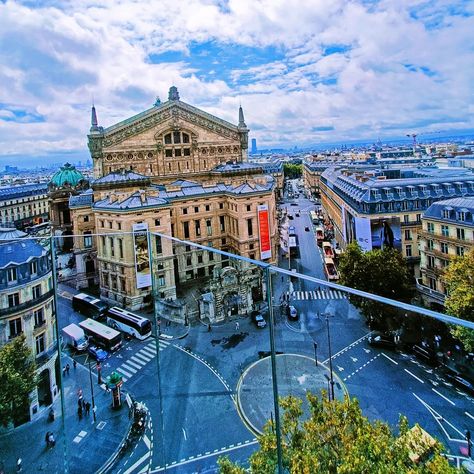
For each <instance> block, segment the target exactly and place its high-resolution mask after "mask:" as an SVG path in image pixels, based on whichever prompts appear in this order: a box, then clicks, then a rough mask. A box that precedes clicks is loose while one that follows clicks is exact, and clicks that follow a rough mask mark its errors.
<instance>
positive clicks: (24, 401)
mask: <svg viewBox="0 0 474 474" xmlns="http://www.w3.org/2000/svg"><path fill="white" fill-rule="evenodd" d="M0 380H1V383H0V424H1V425H3V426H7V425H8V424H9V423H10V422H18V421H20V420H22V419H24V417H25V413H27V412H28V408H29V405H30V393H31V391H32V390H33V389H34V388H35V387H36V384H37V378H36V364H35V362H34V359H33V354H32V353H31V350H30V348H29V347H28V346H27V345H26V342H25V336H24V335H22V336H19V337H16V338H15V339H14V340H13V341H12V342H9V343H8V344H5V345H4V346H3V347H2V348H1V349H0Z"/></svg>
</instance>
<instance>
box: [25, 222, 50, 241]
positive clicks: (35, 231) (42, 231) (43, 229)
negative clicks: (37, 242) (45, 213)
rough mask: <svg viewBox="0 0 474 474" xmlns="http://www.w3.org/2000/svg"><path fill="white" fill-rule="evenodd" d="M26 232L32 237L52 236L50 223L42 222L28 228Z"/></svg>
mask: <svg viewBox="0 0 474 474" xmlns="http://www.w3.org/2000/svg"><path fill="white" fill-rule="evenodd" d="M25 230H26V232H27V233H28V234H29V235H31V236H35V237H36V236H38V237H49V236H50V235H51V224H50V223H49V222H42V223H41V224H35V225H31V226H29V227H27V228H26V229H25Z"/></svg>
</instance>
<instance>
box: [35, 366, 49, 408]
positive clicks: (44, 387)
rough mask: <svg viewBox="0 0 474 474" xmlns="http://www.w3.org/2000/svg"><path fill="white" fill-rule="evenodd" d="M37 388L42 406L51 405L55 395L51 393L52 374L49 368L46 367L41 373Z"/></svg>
mask: <svg viewBox="0 0 474 474" xmlns="http://www.w3.org/2000/svg"><path fill="white" fill-rule="evenodd" d="M37 390H38V402H39V404H40V405H42V406H48V405H51V403H52V402H53V397H52V394H51V374H50V373H49V369H44V370H42V371H41V373H40V374H39V377H38V385H37Z"/></svg>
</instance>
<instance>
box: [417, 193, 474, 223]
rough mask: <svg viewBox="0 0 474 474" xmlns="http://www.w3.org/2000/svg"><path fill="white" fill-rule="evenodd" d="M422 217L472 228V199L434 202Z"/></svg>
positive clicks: (473, 219)
mask: <svg viewBox="0 0 474 474" xmlns="http://www.w3.org/2000/svg"><path fill="white" fill-rule="evenodd" d="M461 215H462V218H461ZM423 217H424V218H428V219H436V220H443V221H447V222H456V223H457V224H459V225H463V226H469V227H474V197H458V198H454V199H444V200H442V201H436V202H435V203H433V204H431V206H430V207H429V208H428V209H427V210H426V211H425V212H424V214H423Z"/></svg>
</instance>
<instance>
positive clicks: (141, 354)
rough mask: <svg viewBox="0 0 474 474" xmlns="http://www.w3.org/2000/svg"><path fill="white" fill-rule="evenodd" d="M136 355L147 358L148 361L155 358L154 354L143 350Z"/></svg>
mask: <svg viewBox="0 0 474 474" xmlns="http://www.w3.org/2000/svg"><path fill="white" fill-rule="evenodd" d="M135 355H136V356H137V357H141V358H142V359H145V360H146V362H150V360H151V359H153V357H155V356H154V355H153V356H151V355H150V354H146V353H142V351H138V352H137V353H136V354H135Z"/></svg>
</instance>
